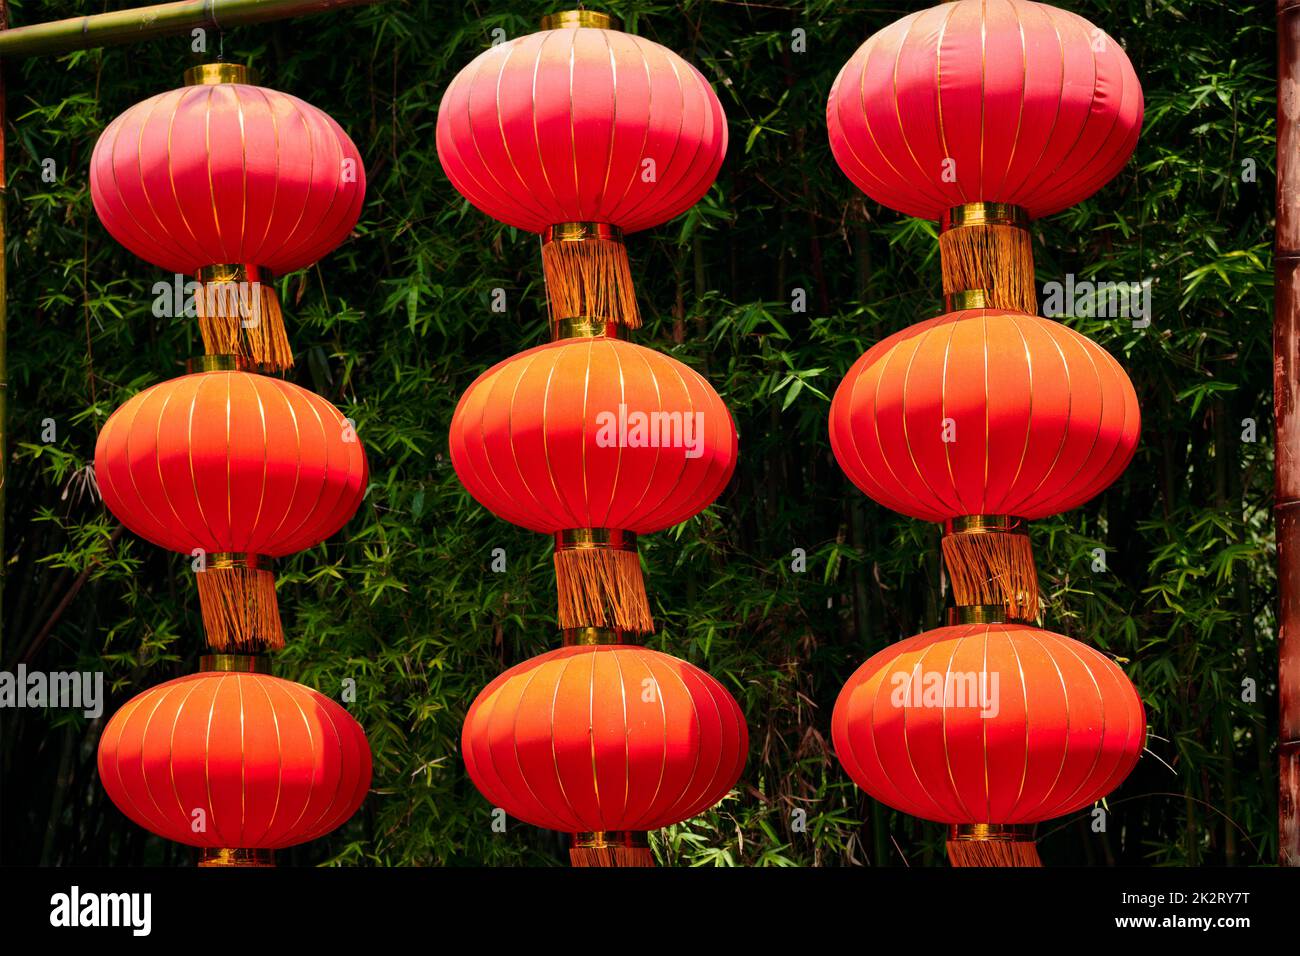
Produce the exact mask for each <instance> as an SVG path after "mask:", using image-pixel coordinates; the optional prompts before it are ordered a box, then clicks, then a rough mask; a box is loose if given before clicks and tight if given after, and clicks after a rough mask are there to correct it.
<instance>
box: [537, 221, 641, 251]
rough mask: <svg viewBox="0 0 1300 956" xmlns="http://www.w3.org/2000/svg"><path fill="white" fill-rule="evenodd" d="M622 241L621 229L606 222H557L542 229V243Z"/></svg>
mask: <svg viewBox="0 0 1300 956" xmlns="http://www.w3.org/2000/svg"><path fill="white" fill-rule="evenodd" d="M592 239H603V240H605V241H606V242H622V241H623V230H622V229H620V228H618V226H615V225H613V224H612V223H608V222H557V223H556V224H555V225H553V226H547V227H546V228H545V229H543V230H542V244H543V245H545V244H547V243H549V242H590V241H591V240H592Z"/></svg>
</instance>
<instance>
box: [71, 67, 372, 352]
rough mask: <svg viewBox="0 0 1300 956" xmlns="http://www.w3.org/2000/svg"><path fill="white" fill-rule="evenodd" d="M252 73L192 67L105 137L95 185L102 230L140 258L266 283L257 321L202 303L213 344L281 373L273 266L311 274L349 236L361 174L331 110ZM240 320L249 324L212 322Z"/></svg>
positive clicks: (208, 275)
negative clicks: (254, 81)
mask: <svg viewBox="0 0 1300 956" xmlns="http://www.w3.org/2000/svg"><path fill="white" fill-rule="evenodd" d="M246 78H247V71H246V70H245V69H244V68H243V67H241V66H238V65H237V64H211V65H208V66H206V67H201V68H198V69H196V70H195V71H191V72H190V73H187V74H186V80H187V82H188V83H191V84H196V85H188V86H185V87H182V88H181V89H176V90H169V91H167V92H166V93H160V94H158V95H157V96H153V97H150V98H149V99H147V100H145V101H143V102H141V103H137V104H136V105H135V106H133V107H131V108H130V109H128V110H127V111H126V112H125V113H123V114H122V115H120V116H119V117H117V119H115V120H113V122H112V123H110V124H109V126H108V128H107V129H105V130H104V132H103V134H102V135H101V136H100V138H99V141H98V142H97V143H96V144H95V151H94V154H93V155H92V157H91V161H90V192H91V198H92V200H93V201H94V204H95V211H96V213H98V215H99V218H100V221H101V222H103V224H104V227H105V228H106V229H107V230H108V231H109V233H111V234H112V236H113V238H114V239H116V240H117V241H118V242H120V243H122V245H124V246H126V247H127V248H128V249H130V250H131V251H132V252H134V253H135V254H136V255H138V256H140V257H141V258H142V259H146V260H148V261H149V262H152V263H154V264H155V265H157V266H161V267H162V268H164V269H166V270H168V271H169V272H176V273H183V274H186V275H191V276H195V277H197V278H200V279H202V280H204V281H214V282H215V281H228V282H260V283H262V285H261V292H263V293H264V294H265V298H263V299H259V300H258V302H257V308H258V309H259V311H258V312H257V313H256V316H257V319H258V320H259V321H258V322H256V323H250V322H249V321H248V316H246V315H245V316H242V317H241V316H233V317H232V316H230V315H228V314H227V313H228V311H229V310H227V309H223V308H221V307H220V306H218V308H217V309H216V313H217V314H212V315H210V314H208V311H207V309H206V307H205V302H207V298H208V297H205V296H200V297H199V298H198V304H199V306H200V314H201V317H202V318H204V319H205V320H208V321H205V323H204V325H203V329H204V335H205V342H206V343H207V345H208V346H209V351H210V352H218V353H227V354H235V353H240V354H248V355H249V356H250V357H251V358H253V359H254V360H256V361H258V362H263V363H265V364H267V365H269V366H271V367H274V368H285V367H287V366H288V365H291V364H292V354H291V353H289V352H288V344H287V340H285V339H284V332H283V326H282V325H280V324H279V323H280V319H279V306H278V303H276V302H275V301H274V291H273V289H272V287H271V286H270V284H269V279H268V277H267V275H266V274H265V273H268V272H269V273H274V274H283V273H288V272H293V271H295V270H297V269H301V268H304V267H305V266H308V265H311V264H312V263H313V262H315V261H316V260H318V259H319V258H321V257H322V256H324V255H325V254H326V253H328V252H329V251H330V250H332V249H334V248H335V247H336V246H338V245H339V243H341V242H342V241H343V240H344V239H345V238H347V235H348V233H350V232H351V231H352V227H353V226H354V225H355V224H356V221H357V217H358V216H359V215H360V213H361V205H362V202H363V201H364V199H365V191H366V177H365V169H364V167H363V166H362V163H361V157H360V154H359V153H358V152H357V148H356V146H355V145H353V143H352V140H351V139H349V138H348V135H347V134H346V133H345V132H343V130H342V129H341V128H340V127H339V125H338V123H336V122H334V120H333V119H331V118H330V117H329V116H328V115H326V114H325V113H323V112H322V111H320V110H318V109H317V108H316V107H314V106H311V105H310V104H308V103H304V102H303V101H302V100H300V99H298V98H297V97H295V96H290V95H289V94H288V93H281V92H278V91H276V90H271V89H267V88H265V87H261V86H253V85H250V84H249V83H247V82H246ZM205 270H215V271H205ZM211 305H213V303H212V302H207V306H211ZM262 306H265V309H264V310H262ZM230 318H243V320H244V321H243V322H242V323H239V322H234V323H218V326H219V327H214V326H213V323H214V322H217V320H219V319H230ZM261 320H264V321H265V325H263V324H262V321H261ZM241 326H243V327H241ZM250 326H251V327H250ZM272 326H274V328H272ZM268 337H269V338H268ZM254 345H256V346H257V347H259V348H261V349H263V351H261V352H259V353H257V354H253V352H252V351H251V350H252V349H253V347H254ZM266 350H273V351H266Z"/></svg>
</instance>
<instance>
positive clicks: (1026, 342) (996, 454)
mask: <svg viewBox="0 0 1300 956" xmlns="http://www.w3.org/2000/svg"><path fill="white" fill-rule="evenodd" d="M1140 426H1141V421H1140V413H1139V410H1138V404H1137V395H1136V393H1135V392H1134V390H1133V385H1132V383H1131V382H1130V381H1129V379H1128V376H1127V375H1126V374H1125V373H1124V370H1123V369H1122V368H1121V367H1120V366H1119V363H1118V362H1116V361H1115V359H1114V358H1112V357H1111V356H1110V354H1109V353H1108V352H1106V350H1105V349H1103V348H1102V347H1101V346H1099V345H1097V344H1096V343H1095V342H1093V341H1092V340H1091V339H1089V338H1087V337H1085V336H1082V335H1080V334H1079V333H1077V332H1075V331H1073V330H1072V329H1070V328H1069V327H1067V326H1065V325H1062V324H1061V323H1059V322H1054V321H1051V320H1049V319H1043V318H1039V317H1038V316H1033V315H1025V314H1021V313H1016V312H1008V311H1003V310H995V309H970V310H965V311H960V312H951V313H947V314H944V315H941V316H939V317H937V318H935V319H931V320H929V321H926V322H922V323H920V324H918V325H914V326H911V327H909V328H907V329H904V330H902V331H901V332H897V333H895V334H893V335H891V336H889V337H887V338H885V339H883V340H882V341H880V342H879V343H877V344H876V345H874V346H873V347H872V348H870V349H868V350H867V352H866V353H865V354H864V355H863V356H862V357H861V358H859V359H858V361H857V362H855V363H854V364H853V366H852V367H851V368H850V369H849V372H848V374H847V375H846V376H845V377H844V381H843V382H842V383H841V384H840V387H839V388H838V389H837V390H836V393H835V397H834V399H833V400H832V402H831V412H830V435H831V448H832V450H833V451H834V453H835V457H836V460H837V461H838V462H839V464H840V467H841V468H843V469H844V471H845V473H846V474H848V476H849V477H850V478H851V479H852V480H853V483H854V484H855V485H857V486H858V487H859V488H860V489H862V491H863V492H864V493H865V494H867V495H868V496H869V497H870V498H872V499H873V500H875V501H877V502H879V503H880V504H882V505H884V506H885V507H887V508H890V509H891V510H893V511H898V512H901V513H902V514H905V515H910V516H912V517H914V518H922V519H925V520H927V521H944V520H947V519H950V518H957V517H960V516H964V515H985V514H1000V515H1016V516H1019V517H1021V518H1041V517H1045V516H1047V515H1052V514H1056V513H1058V512H1061V511H1066V510H1068V509H1070V508H1074V507H1077V506H1078V505H1080V504H1083V503H1084V502H1085V501H1087V500H1089V499H1090V498H1092V497H1093V496H1094V495H1096V494H1098V493H1099V492H1101V491H1102V490H1104V489H1105V488H1106V487H1107V486H1108V485H1109V484H1110V483H1111V482H1112V481H1114V480H1115V479H1116V478H1117V477H1118V476H1119V474H1120V473H1121V472H1122V471H1123V470H1124V468H1125V467H1126V466H1127V465H1128V463H1129V461H1130V460H1131V458H1132V457H1133V453H1134V451H1135V449H1136V447H1137V441H1138V436H1139V432H1140Z"/></svg>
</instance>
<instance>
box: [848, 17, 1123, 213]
mask: <svg viewBox="0 0 1300 956" xmlns="http://www.w3.org/2000/svg"><path fill="white" fill-rule="evenodd" d="M1142 112H1143V98H1142V88H1141V86H1140V84H1139V83H1138V79H1137V75H1136V74H1135V73H1134V71H1133V66H1132V64H1131V63H1130V62H1129V59H1128V57H1127V56H1126V55H1125V53H1124V50H1123V48H1122V47H1121V46H1120V45H1119V43H1117V42H1116V41H1115V40H1113V39H1112V38H1110V37H1108V36H1107V35H1106V34H1105V33H1104V32H1103V31H1101V30H1100V29H1099V28H1098V27H1096V26H1094V25H1093V24H1091V23H1089V22H1088V21H1087V20H1085V19H1083V18H1082V17H1080V16H1078V15H1076V14H1074V13H1070V12H1068V11H1065V10H1061V9H1058V8H1056V7H1052V6H1049V5H1047V4H1043V3H1034V2H1032V0H957V2H955V3H945V4H941V5H939V6H935V7H931V8H929V9H926V10H920V11H918V12H916V13H912V14H910V15H908V16H905V17H903V18H902V19H900V20H898V21H896V22H894V23H891V24H890V25H889V26H887V27H885V28H884V29H882V30H880V31H879V32H877V33H876V34H875V35H873V36H872V37H871V38H870V39H868V40H867V41H866V42H865V43H864V44H863V45H862V46H861V47H860V48H859V49H858V51H857V52H856V53H855V54H854V55H853V56H852V57H851V58H850V59H849V61H848V63H846V64H845V66H844V68H843V69H842V70H841V71H840V74H839V76H838V77H837V78H836V80H835V84H834V85H833V87H832V89H831V94H830V99H829V101H828V103H827V107H826V123H827V127H828V129H829V133H830V142H831V150H832V152H833V153H834V155H835V159H836V161H837V162H838V163H839V164H840V168H842V169H843V170H844V172H845V173H846V174H847V175H848V177H849V178H850V179H852V180H853V182H854V183H855V184H856V185H857V186H858V188H859V189H861V190H862V191H863V192H864V193H866V194H867V195H868V196H870V197H871V198H872V199H875V200H876V201H877V202H879V203H881V204H882V205H885V206H888V207H889V208H891V209H895V210H898V211H899V212H902V213H906V214H907V215H909V216H919V217H921V218H924V219H934V220H938V219H940V218H941V217H942V216H943V214H944V213H945V212H946V211H947V210H949V209H951V208H952V207H954V206H959V205H962V204H965V203H971V202H1000V203H1008V204H1012V205H1016V206H1020V207H1023V208H1024V209H1026V210H1027V211H1028V213H1029V215H1030V216H1031V217H1033V218H1038V217H1040V216H1046V215H1049V214H1051V213H1054V212H1059V211H1060V210H1062V209H1065V208H1067V207H1069V206H1072V205H1074V204H1075V203H1078V202H1081V201H1082V200H1084V199H1086V198H1088V197H1089V196H1091V195H1092V194H1093V193H1094V192H1096V191H1097V190H1098V189H1099V188H1100V187H1101V186H1103V185H1104V184H1105V183H1107V182H1109V181H1110V180H1111V179H1112V178H1113V177H1114V176H1115V174H1116V173H1118V172H1119V170H1120V169H1122V168H1123V166H1124V164H1125V163H1126V162H1127V161H1128V158H1129V156H1130V155H1131V154H1132V152H1133V148H1134V146H1135V145H1136V144H1137V139H1138V133H1139V131H1140V129H1141V126H1142Z"/></svg>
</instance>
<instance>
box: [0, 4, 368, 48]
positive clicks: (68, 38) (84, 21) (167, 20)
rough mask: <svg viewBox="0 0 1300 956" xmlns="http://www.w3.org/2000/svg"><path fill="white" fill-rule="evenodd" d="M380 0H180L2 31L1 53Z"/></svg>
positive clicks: (108, 41) (95, 43) (131, 38)
mask: <svg viewBox="0 0 1300 956" xmlns="http://www.w3.org/2000/svg"><path fill="white" fill-rule="evenodd" d="M377 2H379V0H179V2H176V3H159V4H154V5H153V6H148V7H134V8H132V9H129V10H114V11H112V12H110V13H96V14H93V15H92V16H88V17H73V18H71V19H69V20H53V21H51V22H49V23H34V24H32V25H31V26H26V27H14V28H13V29H12V30H4V31H0V57H21V56H42V55H45V54H49V53H67V52H68V51H70V50H88V49H91V48H92V47H100V46H113V45H114V44H118V43H134V42H136V41H139V40H149V39H153V38H154V37H161V36H166V35H168V34H171V33H184V32H186V31H188V30H192V29H194V28H196V27H208V28H211V29H229V28H230V27H239V26H246V25H248V24H250V23H265V22H266V21H268V20H283V19H286V18H288V17H301V16H306V15H308V14H313V13H325V12H327V11H330V10H336V9H339V8H341V7H357V6H365V5H368V4H372V3H377Z"/></svg>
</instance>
